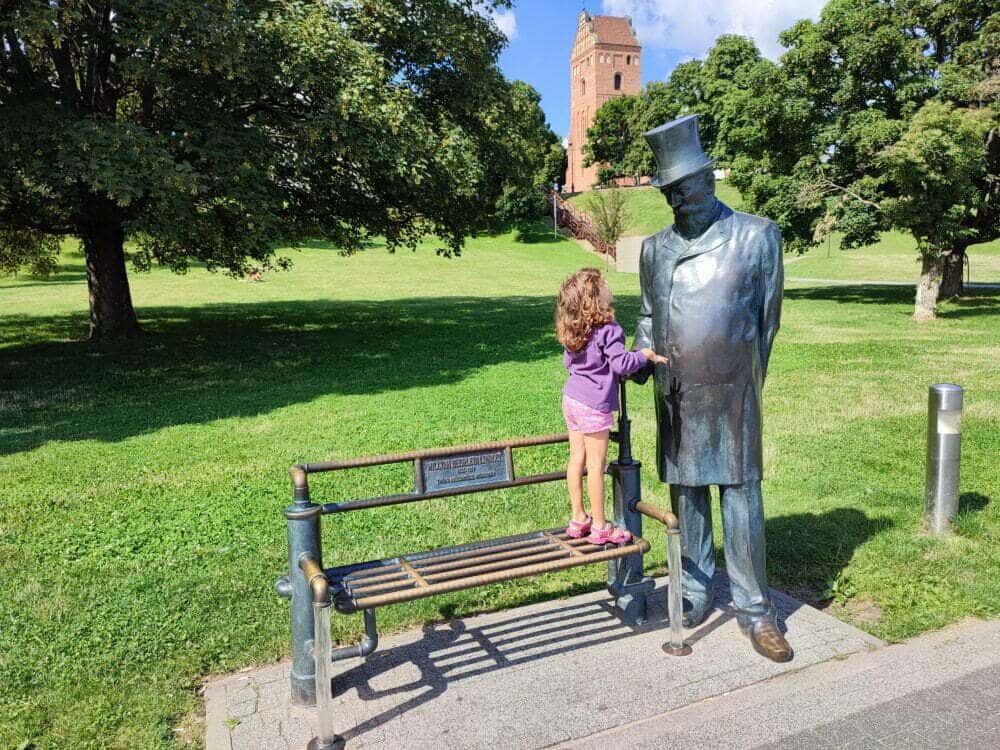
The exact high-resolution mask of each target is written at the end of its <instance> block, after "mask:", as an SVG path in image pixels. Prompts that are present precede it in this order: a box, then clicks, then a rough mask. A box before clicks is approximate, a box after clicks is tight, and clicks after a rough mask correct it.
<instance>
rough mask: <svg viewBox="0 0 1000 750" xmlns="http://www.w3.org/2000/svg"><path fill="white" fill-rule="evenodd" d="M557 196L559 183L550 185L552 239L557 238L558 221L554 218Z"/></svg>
mask: <svg viewBox="0 0 1000 750" xmlns="http://www.w3.org/2000/svg"><path fill="white" fill-rule="evenodd" d="M557 195H559V183H558V182H553V183H552V237H553V238H557V237H559V219H558V217H557V216H556V196H557Z"/></svg>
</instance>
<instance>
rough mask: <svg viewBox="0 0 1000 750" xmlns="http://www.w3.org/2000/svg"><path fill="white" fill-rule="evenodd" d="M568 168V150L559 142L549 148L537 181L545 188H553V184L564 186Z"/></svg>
mask: <svg viewBox="0 0 1000 750" xmlns="http://www.w3.org/2000/svg"><path fill="white" fill-rule="evenodd" d="M566 166H567V157H566V149H565V148H563V145H562V144H561V143H559V141H558V140H557V141H556V142H555V143H553V144H552V145H551V146H549V150H548V151H547V152H546V154H545V160H544V161H543V162H542V170H541V173H540V174H539V175H538V179H537V181H538V183H539V184H540V185H543V186H545V187H551V186H552V185H553V184H562V181H563V177H565V176H566Z"/></svg>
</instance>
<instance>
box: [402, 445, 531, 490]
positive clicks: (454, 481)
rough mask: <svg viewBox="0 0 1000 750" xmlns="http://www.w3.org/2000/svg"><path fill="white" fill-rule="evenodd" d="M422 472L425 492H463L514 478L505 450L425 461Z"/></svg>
mask: <svg viewBox="0 0 1000 750" xmlns="http://www.w3.org/2000/svg"><path fill="white" fill-rule="evenodd" d="M421 470H422V471H423V479H424V491H425V492H435V491H437V490H455V491H459V490H461V488H462V487H470V486H475V485H479V484H493V483H495V482H509V481H511V480H512V479H513V477H512V476H510V474H509V472H508V470H507V461H506V459H505V458H504V451H503V449H502V448H500V449H498V450H490V451H476V452H474V453H456V454H454V455H451V456H435V457H434V458H425V459H424V460H423V461H422V462H421Z"/></svg>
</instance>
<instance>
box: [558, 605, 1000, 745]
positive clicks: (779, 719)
mask: <svg viewBox="0 0 1000 750" xmlns="http://www.w3.org/2000/svg"><path fill="white" fill-rule="evenodd" d="M998 705H1000V621H997V620H994V621H987V622H983V621H980V620H967V621H965V622H962V623H959V624H958V625H955V626H952V627H950V628H946V629H944V630H941V631H937V632H934V633H930V634H928V635H925V636H922V637H920V638H916V639H914V640H912V641H909V642H908V643H905V644H901V645H897V646H888V647H886V648H882V649H879V650H877V651H874V652H868V653H861V654H855V655H853V656H851V657H850V658H847V659H844V660H833V661H827V662H824V663H822V664H816V665H813V666H811V667H809V668H807V669H803V670H801V671H799V672H795V673H792V674H785V675H782V676H781V677H778V678H776V679H772V680H770V681H767V682H763V683H760V684H757V685H753V686H751V687H747V688H744V689H741V690H737V691H734V692H731V693H728V694H726V695H721V696H718V697H715V698H712V699H710V700H707V701H704V702H702V703H699V704H696V705H691V706H686V707H684V708H681V709H678V710H676V711H669V712H664V713H661V714H659V715H657V716H652V717H649V718H647V719H644V720H642V721H638V722H634V723H632V724H630V725H628V726H621V727H615V728H614V729H611V730H607V731H605V732H601V733H598V734H594V735H591V736H590V737H587V738H585V739H582V740H576V741H574V742H573V743H572V744H566V745H561V746H559V747H561V748H569V747H572V748H573V749H574V750H596V749H597V748H608V747H624V746H625V745H626V744H627V746H628V747H629V748H630V750H646V749H647V748H648V749H652V748H663V747H668V746H673V747H695V746H700V747H711V748H752V747H761V748H763V747H767V748H782V749H784V748H790V749H794V748H802V749H803V750H806V749H807V748H808V749H809V750H813V749H816V750H823V749H824V748H844V749H845V750H847V749H848V748H849V749H850V750H855V749H856V748H880V749H882V750H884V749H885V748H928V749H930V748H933V749H934V750H937V749H939V748H940V749H942V750H943V749H945V748H963V749H967V750H995V748H1000V710H998Z"/></svg>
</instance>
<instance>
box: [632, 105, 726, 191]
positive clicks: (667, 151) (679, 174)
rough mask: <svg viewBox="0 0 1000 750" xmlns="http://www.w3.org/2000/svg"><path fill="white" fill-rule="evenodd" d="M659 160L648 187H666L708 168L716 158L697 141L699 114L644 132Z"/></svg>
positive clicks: (654, 154)
mask: <svg viewBox="0 0 1000 750" xmlns="http://www.w3.org/2000/svg"><path fill="white" fill-rule="evenodd" d="M643 137H644V138H645V139H646V143H648V144H649V147H650V148H651V149H652V150H653V156H654V158H655V159H656V174H654V175H653V177H652V179H650V181H649V184H651V185H652V186H653V187H655V188H664V187H667V186H668V185H673V184H674V183H675V182H679V181H680V180H683V179H684V178H685V177H688V176H690V175H693V174H695V173H696V172H700V171H701V170H703V169H707V168H708V167H711V166H713V165H714V164H715V159H712V158H711V157H709V156H708V154H706V153H705V152H704V151H703V150H702V148H701V141H700V140H699V139H698V115H687V116H685V117H680V118H678V119H676V120H672V121H670V122H668V123H664V124H663V125H660V127H658V128H653V129H652V130H648V131H646V132H645V133H643Z"/></svg>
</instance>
